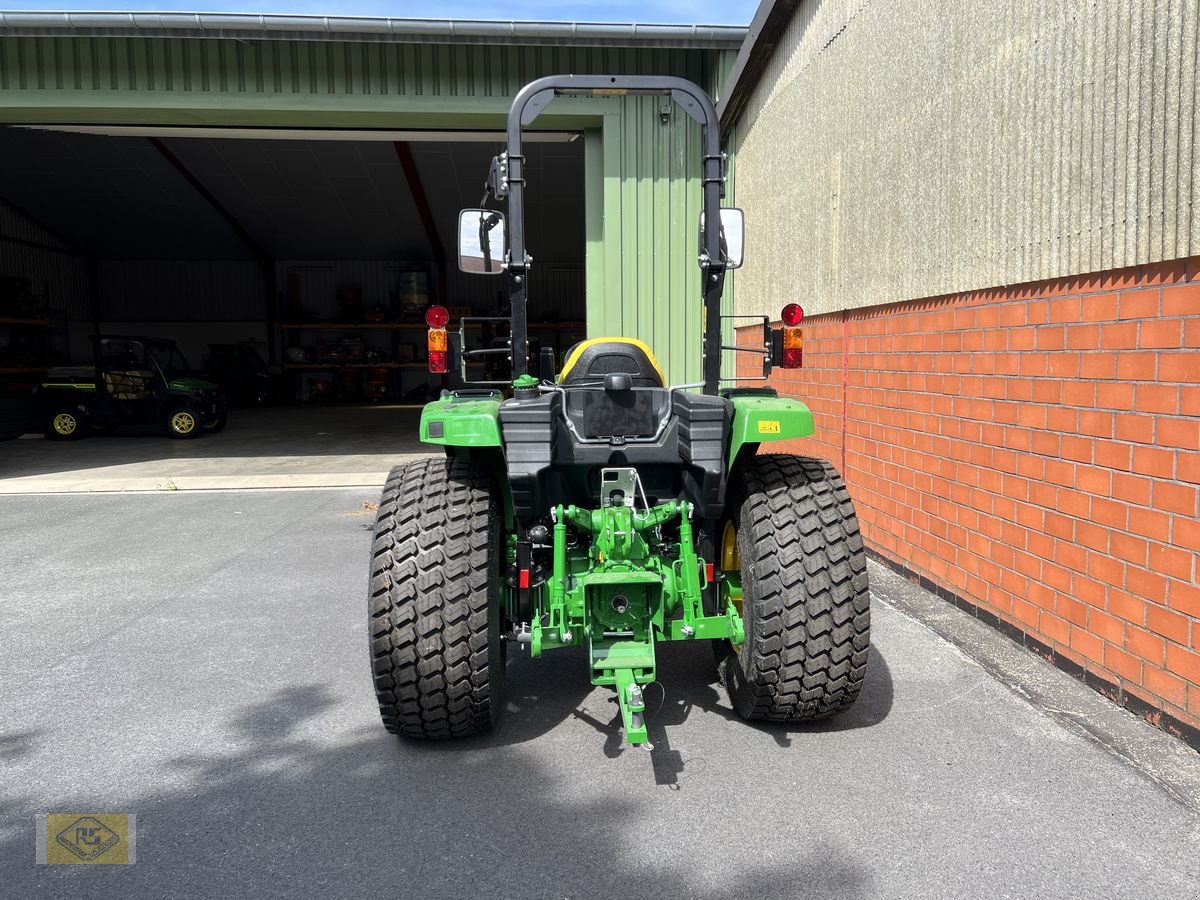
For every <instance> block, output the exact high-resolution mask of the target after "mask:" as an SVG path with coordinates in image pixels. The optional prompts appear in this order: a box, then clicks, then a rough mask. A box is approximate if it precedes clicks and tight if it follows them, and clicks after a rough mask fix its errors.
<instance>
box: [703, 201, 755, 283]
mask: <svg viewBox="0 0 1200 900" xmlns="http://www.w3.org/2000/svg"><path fill="white" fill-rule="evenodd" d="M745 247H746V216H745V214H744V213H743V212H742V211H741V210H740V209H738V208H737V207H735V206H725V207H722V208H721V252H722V254H723V255H724V257H725V268H727V269H740V268H741V266H742V259H743V257H744V254H745ZM700 252H701V253H703V252H704V213H700Z"/></svg>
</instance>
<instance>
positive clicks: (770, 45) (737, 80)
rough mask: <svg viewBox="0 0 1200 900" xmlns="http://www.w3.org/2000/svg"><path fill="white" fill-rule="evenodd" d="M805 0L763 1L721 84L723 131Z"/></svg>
mask: <svg viewBox="0 0 1200 900" xmlns="http://www.w3.org/2000/svg"><path fill="white" fill-rule="evenodd" d="M801 2H802V0H762V2H761V3H760V4H759V6H758V9H757V11H756V12H755V13H754V18H753V20H751V22H750V28H749V29H748V33H747V35H746V39H745V41H744V42H743V44H742V46H741V49H740V50H739V51H738V55H737V59H735V60H734V61H733V68H732V69H730V71H729V76H728V77H727V78H726V79H725V84H724V85H722V86H721V102H720V103H718V104H717V116H718V117H719V118H720V120H721V131H722V133H725V132H728V131H729V129H730V128H731V127H733V124H734V122H736V121H737V118H738V116H739V115H740V114H741V112H742V109H743V108H744V107H745V105H746V101H748V100H749V99H750V93H751V91H753V90H754V88H755V87H756V86H757V85H758V82H759V79H760V78H761V77H762V73H763V70H764V69H765V68H766V66H767V62H768V61H769V60H770V59H771V55H772V54H773V53H774V52H775V45H776V44H777V43H778V41H779V39H780V38H781V37H782V36H783V33H784V32H785V31H786V30H787V27H788V25H789V23H790V22H791V20H792V14H793V13H795V11H796V8H797V7H798V6H799V5H800V3H801Z"/></svg>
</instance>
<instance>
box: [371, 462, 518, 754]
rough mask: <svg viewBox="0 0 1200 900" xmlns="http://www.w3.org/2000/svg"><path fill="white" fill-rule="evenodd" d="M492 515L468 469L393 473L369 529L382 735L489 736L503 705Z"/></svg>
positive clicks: (454, 466)
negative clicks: (371, 531)
mask: <svg viewBox="0 0 1200 900" xmlns="http://www.w3.org/2000/svg"><path fill="white" fill-rule="evenodd" d="M498 514H499V506H498V502H497V499H496V497H495V491H494V488H493V484H492V478H491V473H490V472H489V471H488V470H487V469H485V468H484V467H482V466H481V465H479V464H478V463H474V462H469V461H466V460H455V459H449V458H440V459H437V458H435V459H426V460H420V461H417V462H412V463H409V464H407V465H404V466H398V467H396V468H394V469H392V471H391V473H390V474H389V475H388V478H387V482H386V483H385V485H384V489H383V497H382V499H381V501H380V504H379V511H378V514H377V516H376V521H375V539H374V543H373V546H372V554H371V572H370V598H369V616H368V627H369V630H370V645H371V666H372V671H373V675H374V680H375V695H376V698H377V699H378V701H379V713H380V716H381V717H382V719H383V724H384V727H385V728H387V730H388V731H390V732H392V733H394V734H401V735H404V736H405V737H408V738H417V739H431V740H440V739H447V738H458V737H467V736H469V735H473V734H478V733H480V732H483V731H487V730H488V729H490V728H491V727H492V725H493V724H494V722H495V719H496V716H497V715H498V713H499V711H500V707H501V705H502V699H501V694H502V690H503V675H504V654H503V649H502V647H501V642H500V636H499V615H498V611H497V602H498V599H497V598H498V590H499V588H498V579H499V555H500V543H499V537H500V521H499V515H498Z"/></svg>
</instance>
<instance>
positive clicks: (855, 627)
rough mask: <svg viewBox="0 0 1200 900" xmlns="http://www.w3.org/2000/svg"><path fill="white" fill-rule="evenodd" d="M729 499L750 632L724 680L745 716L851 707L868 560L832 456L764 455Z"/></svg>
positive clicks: (863, 644) (864, 643)
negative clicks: (822, 457)
mask: <svg viewBox="0 0 1200 900" xmlns="http://www.w3.org/2000/svg"><path fill="white" fill-rule="evenodd" d="M741 472H742V478H741V482H742V488H741V490H740V492H739V493H738V495H736V496H734V497H733V498H732V502H731V503H730V507H729V510H730V514H729V522H730V525H731V526H732V528H733V530H734V531H733V533H734V534H735V535H736V540H737V556H738V557H740V565H739V566H738V568H739V569H740V575H741V586H742V617H743V620H744V622H745V626H746V640H745V642H744V643H742V644H741V646H739V647H733V648H729V647H728V646H727V647H726V652H725V654H724V656H723V658H722V659H721V660H720V669H721V677H722V681H724V683H725V687H726V689H727V690H728V691H729V696H730V698H731V700H732V702H733V705H734V708H735V709H736V710H737V712H738V714H739V715H741V716H742V718H745V719H768V720H774V721H804V720H810V719H822V718H825V717H826V716H829V715H832V714H834V713H836V712H838V711H840V710H842V709H845V708H846V707H848V706H850V704H852V703H853V702H854V701H855V699H856V698H857V697H858V694H859V690H860V689H861V688H862V684H863V679H864V677H865V675H866V671H867V655H868V652H869V648H870V642H871V610H870V591H869V588H868V584H867V559H866V552H865V550H864V549H863V542H862V537H861V536H860V534H859V531H858V520H857V518H856V517H855V513H854V504H853V503H852V502H851V500H850V494H849V493H848V492H847V490H846V486H845V484H844V483H843V482H842V478H841V476H840V475H839V474H838V473H837V470H835V469H834V468H833V466H832V465H830V464H829V463H827V462H825V461H824V460H819V459H809V458H807V457H802V456H789V455H784V454H779V455H769V454H768V455H762V456H756V457H754V459H753V460H751V461H750V462H749V464H748V465H747V466H745V467H744V468H743V469H742V470H741Z"/></svg>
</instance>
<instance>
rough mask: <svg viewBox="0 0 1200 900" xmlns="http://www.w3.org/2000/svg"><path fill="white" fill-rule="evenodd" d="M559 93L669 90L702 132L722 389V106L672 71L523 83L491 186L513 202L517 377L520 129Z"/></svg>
mask: <svg viewBox="0 0 1200 900" xmlns="http://www.w3.org/2000/svg"><path fill="white" fill-rule="evenodd" d="M560 94H582V95H587V96H601V97H604V96H623V95H628V94H656V95H668V96H670V97H671V99H672V100H673V101H674V102H675V103H676V104H678V105H679V106H680V108H682V109H683V111H684V112H686V113H687V114H688V116H690V117H691V118H692V119H693V120H695V121H696V122H698V123H699V124H700V126H701V130H702V137H701V141H702V145H703V150H704V153H703V156H702V157H701V182H700V184H701V188H702V190H703V207H702V208H703V210H704V221H705V223H706V227H705V229H704V246H703V247H702V248H701V251H700V272H701V278H702V285H703V287H702V295H703V298H704V311H705V317H704V318H705V326H704V393H706V394H714V395H715V394H716V393H717V390H718V387H719V384H720V378H721V294H722V293H723V291H724V288H725V260H724V257H723V256H722V254H721V244H720V241H721V229H720V227H719V223H720V221H721V219H720V216H721V198H722V197H723V196H724V194H725V164H724V155H723V154H722V153H721V130H720V123H719V121H718V119H717V113H716V110H715V109H714V108H713V104H712V100H710V99H709V96H708V94H707V93H705V92H704V90H703V88H701V87H700V86H699V85H697V84H695V83H694V82H691V81H688V80H687V79H686V78H676V77H674V76H667V75H548V76H546V77H545V78H539V79H537V80H536V81H531V82H530V83H529V84H527V85H525V87H523V88H522V89H521V90H520V92H519V93H518V94H517V96H516V97H514V98H513V102H512V106H511V107H510V108H509V111H508V129H507V131H508V134H507V143H508V146H507V149H506V150H505V152H504V153H503V154H502V155H501V156H500V157H499V159H498V165H496V166H494V167H493V169H492V172H491V173H490V174H489V176H488V187H489V190H491V192H492V193H493V194H494V195H495V196H496V198H497V199H507V201H508V240H509V248H508V253H509V259H508V273H509V301H510V303H511V308H512V362H513V378H514V380H515V379H517V378H519V377H520V376H522V375H526V374H528V369H529V332H528V327H527V323H526V318H525V303H526V300H527V288H528V277H527V276H528V268H529V262H530V257H529V255H528V253H526V250H525V156H524V153H523V151H522V146H521V129H522V128H523V127H525V126H526V125H529V124H530V123H531V122H533V120H534V119H536V118H537V117H538V115H540V114H541V112H542V111H543V110H544V109H545V108H546V106H547V105H549V103H550V101H551V100H553V99H554V98H555V97H556V96H558V95H560Z"/></svg>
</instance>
